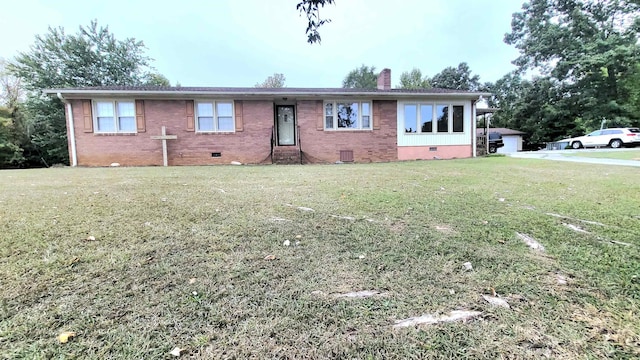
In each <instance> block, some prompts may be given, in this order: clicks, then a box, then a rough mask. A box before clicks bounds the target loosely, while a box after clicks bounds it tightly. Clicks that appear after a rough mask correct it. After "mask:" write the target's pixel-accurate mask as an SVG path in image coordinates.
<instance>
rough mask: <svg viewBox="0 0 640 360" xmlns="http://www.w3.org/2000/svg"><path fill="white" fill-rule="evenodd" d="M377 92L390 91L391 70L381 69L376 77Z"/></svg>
mask: <svg viewBox="0 0 640 360" xmlns="http://www.w3.org/2000/svg"><path fill="white" fill-rule="evenodd" d="M378 90H391V70H389V69H382V71H381V72H380V74H379V75H378Z"/></svg>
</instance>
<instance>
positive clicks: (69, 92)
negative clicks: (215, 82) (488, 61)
mask: <svg viewBox="0 0 640 360" xmlns="http://www.w3.org/2000/svg"><path fill="white" fill-rule="evenodd" d="M43 93H44V94H47V95H56V94H61V95H66V96H67V97H70V98H81V97H87V96H91V97H99V96H139V97H145V98H148V97H154V96H161V97H169V98H185V97H190V96H198V97H201V96H221V97H222V96H224V97H256V98H259V97H325V98H326V97H336V96H346V97H373V98H417V97H439V98H447V97H455V98H468V99H476V98H478V97H480V96H483V97H488V96H491V93H487V92H465V93H452V92H450V93H436V92H434V93H419V92H377V91H370V92H369V91H362V92H354V91H344V92H341V91H335V92H322V91H291V92H283V91H180V90H177V91H176V90H173V91H166V90H144V91H140V90H77V89H46V90H44V91H43Z"/></svg>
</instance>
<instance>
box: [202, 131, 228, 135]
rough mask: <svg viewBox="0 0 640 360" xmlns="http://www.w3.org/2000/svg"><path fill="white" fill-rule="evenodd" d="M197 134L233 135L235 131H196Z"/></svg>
mask: <svg viewBox="0 0 640 360" xmlns="http://www.w3.org/2000/svg"><path fill="white" fill-rule="evenodd" d="M195 133H196V135H233V134H235V133H236V132H235V131H196V132H195Z"/></svg>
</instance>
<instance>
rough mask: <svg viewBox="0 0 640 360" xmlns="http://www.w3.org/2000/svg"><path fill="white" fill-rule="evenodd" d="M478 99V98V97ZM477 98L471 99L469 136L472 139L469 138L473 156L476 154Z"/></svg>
mask: <svg viewBox="0 0 640 360" xmlns="http://www.w3.org/2000/svg"><path fill="white" fill-rule="evenodd" d="M478 100H480V99H478ZM478 100H471V134H472V135H471V136H472V140H471V144H472V146H473V157H476V156H478V154H477V152H478V149H477V146H478V145H477V144H476V142H477V139H478V132H477V131H476V122H477V121H478V119H477V116H476V103H477V102H478Z"/></svg>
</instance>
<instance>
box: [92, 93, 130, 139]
mask: <svg viewBox="0 0 640 360" xmlns="http://www.w3.org/2000/svg"><path fill="white" fill-rule="evenodd" d="M93 110H94V112H93V113H94V117H93V122H94V124H93V125H94V127H93V128H94V129H95V130H94V131H95V132H97V133H135V132H136V131H137V128H136V103H135V101H133V100H95V101H94V102H93Z"/></svg>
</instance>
